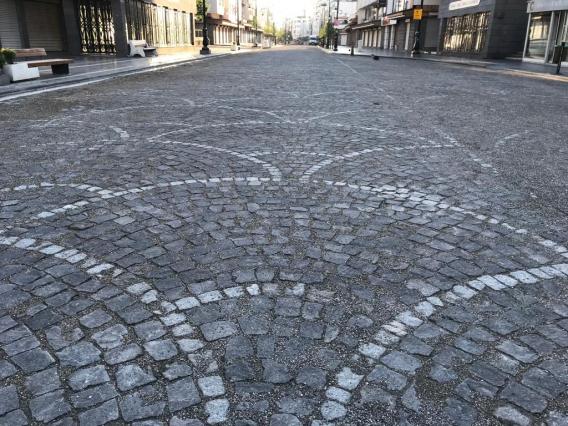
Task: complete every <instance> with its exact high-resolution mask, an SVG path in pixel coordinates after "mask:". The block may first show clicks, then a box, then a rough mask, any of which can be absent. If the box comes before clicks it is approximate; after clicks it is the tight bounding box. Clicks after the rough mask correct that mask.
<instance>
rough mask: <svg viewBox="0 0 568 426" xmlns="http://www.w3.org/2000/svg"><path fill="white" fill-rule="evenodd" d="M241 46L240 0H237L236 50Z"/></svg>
mask: <svg viewBox="0 0 568 426" xmlns="http://www.w3.org/2000/svg"><path fill="white" fill-rule="evenodd" d="M240 47H241V0H237V50H238V49H240Z"/></svg>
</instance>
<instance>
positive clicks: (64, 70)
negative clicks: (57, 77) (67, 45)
mask: <svg viewBox="0 0 568 426" xmlns="http://www.w3.org/2000/svg"><path fill="white" fill-rule="evenodd" d="M51 72H52V73H53V74H69V64H59V65H52V66H51Z"/></svg>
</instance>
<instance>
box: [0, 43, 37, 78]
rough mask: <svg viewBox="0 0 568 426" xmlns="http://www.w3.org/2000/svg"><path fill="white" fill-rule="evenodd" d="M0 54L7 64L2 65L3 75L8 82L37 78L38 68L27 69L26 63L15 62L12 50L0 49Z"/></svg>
mask: <svg viewBox="0 0 568 426" xmlns="http://www.w3.org/2000/svg"><path fill="white" fill-rule="evenodd" d="M0 52H1V53H2V56H3V57H4V60H5V61H6V62H7V63H6V64H5V65H4V69H3V71H4V74H6V75H7V76H8V77H9V78H10V81H20V80H31V79H34V78H39V68H37V67H34V68H29V67H28V64H27V63H26V62H15V60H16V51H15V50H13V49H1V50H0Z"/></svg>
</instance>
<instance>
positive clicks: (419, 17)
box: [412, 9, 422, 21]
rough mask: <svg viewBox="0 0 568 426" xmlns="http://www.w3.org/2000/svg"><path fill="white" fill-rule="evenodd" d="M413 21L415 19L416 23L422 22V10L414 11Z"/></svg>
mask: <svg viewBox="0 0 568 426" xmlns="http://www.w3.org/2000/svg"><path fill="white" fill-rule="evenodd" d="M412 19H414V20H415V21H420V20H422V9H414V13H413V15H412Z"/></svg>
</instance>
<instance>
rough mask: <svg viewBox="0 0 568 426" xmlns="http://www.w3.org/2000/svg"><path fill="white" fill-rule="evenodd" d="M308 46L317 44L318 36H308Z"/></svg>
mask: <svg viewBox="0 0 568 426" xmlns="http://www.w3.org/2000/svg"><path fill="white" fill-rule="evenodd" d="M308 44H309V45H310V46H317V45H318V44H319V37H318V36H310V40H309V42H308Z"/></svg>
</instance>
